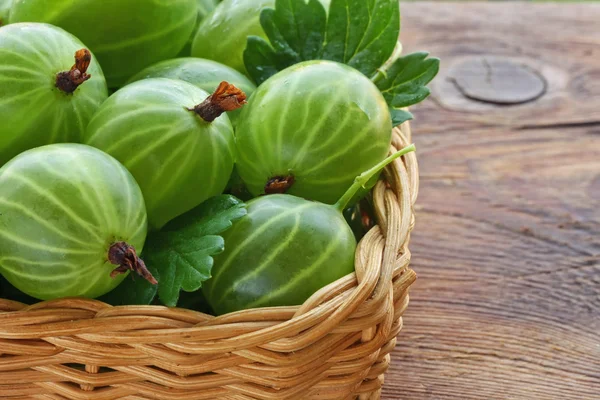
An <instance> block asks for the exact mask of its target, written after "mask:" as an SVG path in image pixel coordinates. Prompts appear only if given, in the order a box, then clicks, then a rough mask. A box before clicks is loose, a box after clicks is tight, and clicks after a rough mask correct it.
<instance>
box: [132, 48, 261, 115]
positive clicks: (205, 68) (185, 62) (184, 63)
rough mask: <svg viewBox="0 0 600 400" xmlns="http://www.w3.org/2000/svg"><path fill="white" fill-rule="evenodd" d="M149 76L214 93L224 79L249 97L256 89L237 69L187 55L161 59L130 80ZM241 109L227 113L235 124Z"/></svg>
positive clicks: (133, 80)
mask: <svg viewBox="0 0 600 400" xmlns="http://www.w3.org/2000/svg"><path fill="white" fill-rule="evenodd" d="M148 78H169V79H180V80H182V81H186V82H189V83H191V84H192V85H194V86H197V87H199V88H200V89H203V90H205V91H207V92H209V93H212V91H214V90H215V88H216V87H218V86H219V84H220V83H221V82H222V81H227V82H229V83H231V84H232V85H234V86H236V87H237V88H239V89H240V90H241V91H243V92H244V93H245V94H246V96H248V97H249V96H250V95H251V94H252V92H254V90H255V89H256V86H255V85H254V83H252V82H251V81H250V79H248V78H247V77H246V76H245V75H243V74H241V73H240V72H238V71H236V70H235V69H233V68H231V67H228V66H227V65H224V64H221V63H218V62H216V61H212V60H205V59H203V58H193V57H185V58H176V59H173V60H166V61H161V62H159V63H157V64H154V65H152V66H150V67H148V68H146V69H144V70H143V71H141V72H139V73H138V74H136V75H134V76H133V77H132V78H131V79H130V80H129V82H135V81H139V80H141V79H148ZM241 111H242V110H241V109H238V110H233V111H231V112H229V113H227V115H228V116H229V119H231V122H232V123H233V124H234V126H235V123H236V120H237V118H238V116H239V114H240V113H241Z"/></svg>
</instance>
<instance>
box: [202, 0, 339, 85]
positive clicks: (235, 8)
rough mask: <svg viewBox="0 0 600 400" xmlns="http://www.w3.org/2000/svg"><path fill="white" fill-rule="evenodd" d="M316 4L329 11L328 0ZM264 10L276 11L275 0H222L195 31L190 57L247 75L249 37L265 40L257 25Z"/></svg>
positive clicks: (261, 30) (259, 25) (321, 0)
mask: <svg viewBox="0 0 600 400" xmlns="http://www.w3.org/2000/svg"><path fill="white" fill-rule="evenodd" d="M319 1H320V2H321V3H322V4H323V6H324V7H325V10H326V11H327V10H329V3H330V2H331V0H319ZM264 8H275V0H223V1H222V2H221V4H219V5H218V6H217V7H216V8H215V9H214V11H213V12H212V13H211V14H209V15H207V16H206V17H205V18H204V20H203V21H202V22H201V23H200V26H199V27H198V29H197V30H196V36H195V37H194V41H193V43H192V56H193V57H200V58H208V59H210V60H215V61H218V62H220V63H222V64H225V65H229V66H230V67H232V68H235V69H237V70H238V71H240V72H241V73H243V74H245V75H248V72H247V71H246V66H245V65H244V50H245V49H246V44H247V41H248V36H258V37H262V38H264V39H267V35H266V34H265V32H264V30H263V28H262V26H261V24H260V13H261V11H262V10H263V9H264ZM267 40H268V39H267Z"/></svg>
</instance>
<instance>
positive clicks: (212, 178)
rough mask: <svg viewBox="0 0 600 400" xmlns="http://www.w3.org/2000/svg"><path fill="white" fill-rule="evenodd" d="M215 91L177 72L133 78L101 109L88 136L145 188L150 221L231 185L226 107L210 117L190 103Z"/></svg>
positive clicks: (154, 223) (155, 224)
mask: <svg viewBox="0 0 600 400" xmlns="http://www.w3.org/2000/svg"><path fill="white" fill-rule="evenodd" d="M208 96H209V93H208V92H205V91H204V90H202V89H199V88H197V87H196V86H194V85H192V84H190V83H187V82H184V81H180V80H174V79H166V78H151V79H144V80H141V81H138V82H134V83H132V84H130V85H127V86H126V87H124V88H122V89H120V90H119V91H117V92H116V93H115V94H113V95H112V96H111V97H110V98H109V99H108V100H107V101H106V102H105V103H104V104H103V105H102V107H101V108H100V110H98V112H97V113H96V115H95V116H94V118H93V119H92V121H91V122H90V124H89V126H88V129H87V131H86V134H85V137H84V143H86V144H89V145H90V146H94V147H96V148H99V149H101V150H103V151H105V152H107V153H108V154H110V155H112V156H113V157H115V158H116V159H117V160H119V161H120V162H121V163H122V164H123V165H124V166H125V167H126V168H127V169H128V170H129V171H130V172H131V173H132V174H133V176H134V177H135V179H136V181H137V182H138V184H139V185H140V187H141V188H142V192H143V193H144V198H145V200H146V208H147V209H148V220H149V224H150V229H152V230H157V229H160V228H161V227H162V226H164V225H165V224H166V223H167V222H169V221H170V220H172V219H173V218H175V217H177V216H179V215H181V214H183V213H185V212H186V211H189V210H191V209H192V208H194V207H196V206H197V205H199V204H200V203H202V202H203V201H204V200H206V199H208V198H209V197H212V196H215V195H217V194H220V193H222V192H223V190H224V189H225V186H226V185H227V182H228V180H229V177H230V176H231V172H232V170H233V163H234V159H235V138H234V135H233V127H232V125H231V122H230V121H229V117H227V114H222V115H221V116H220V117H218V118H217V119H215V120H214V121H213V122H210V123H209V122H205V121H204V120H203V119H202V118H200V117H199V116H198V115H196V114H195V113H194V112H193V111H190V110H189V109H190V108H193V107H194V106H196V105H198V104H200V103H202V102H203V101H204V100H205V99H206V98H207V97H208Z"/></svg>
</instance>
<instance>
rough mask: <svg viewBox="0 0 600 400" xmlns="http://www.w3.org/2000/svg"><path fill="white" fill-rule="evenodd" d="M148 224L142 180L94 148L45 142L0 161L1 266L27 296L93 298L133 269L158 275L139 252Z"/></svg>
mask: <svg viewBox="0 0 600 400" xmlns="http://www.w3.org/2000/svg"><path fill="white" fill-rule="evenodd" d="M146 229H147V218H146V209H145V206H144V199H143V197H142V192H141V191H140V188H139V187H138V185H137V183H136V182H135V180H134V179H133V177H132V176H131V174H130V173H129V172H128V171H127V170H126V169H125V167H123V166H122V165H121V164H119V162H118V161H117V160H115V159H114V158H112V157H110V156H109V155H107V154H105V153H103V152H101V151H100V150H97V149H94V148H93V147H89V146H85V145H81V144H52V145H47V146H42V147H38V148H35V149H32V150H28V151H26V152H24V153H22V154H20V155H18V156H17V157H15V158H14V159H12V160H11V161H10V162H8V163H7V164H6V165H4V166H3V167H2V168H0V272H1V273H2V275H3V276H4V277H5V278H6V279H7V280H8V281H9V282H10V283H11V284H12V285H14V286H15V287H16V288H18V289H19V290H21V291H22V292H24V293H26V294H28V295H30V296H33V297H35V298H38V299H42V300H48V299H53V298H58V297H67V296H84V297H90V298H95V297H98V296H101V295H103V294H105V293H107V292H108V291H110V290H112V289H113V288H115V287H116V286H117V285H118V284H119V283H120V282H121V281H122V280H123V278H124V277H125V275H124V274H122V273H123V272H127V271H128V270H130V269H131V270H135V271H136V272H138V273H140V274H142V275H144V276H145V277H147V278H148V280H150V281H152V282H155V281H153V278H152V276H151V274H150V273H149V272H148V271H147V270H146V269H145V266H144V264H143V262H142V261H141V260H140V259H139V258H138V257H137V256H136V252H135V250H137V251H142V247H143V245H144V241H145V238H146ZM111 271H112V273H111ZM111 275H112V276H113V277H114V278H112V277H111Z"/></svg>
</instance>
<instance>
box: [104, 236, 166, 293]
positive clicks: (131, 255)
mask: <svg viewBox="0 0 600 400" xmlns="http://www.w3.org/2000/svg"><path fill="white" fill-rule="evenodd" d="M108 261H110V263H111V264H114V265H118V267H117V268H115V269H114V270H113V271H112V272H111V273H110V277H111V278H114V277H116V276H117V275H120V274H124V273H126V272H127V271H133V272H135V273H137V274H138V275H139V276H141V277H142V278H144V279H146V280H147V281H148V282H150V283H151V284H153V285H156V284H157V283H158V282H157V281H156V279H155V278H154V276H152V273H151V272H150V271H149V270H148V268H147V267H146V264H145V263H144V261H142V259H141V258H139V257H138V256H137V253H136V252H135V248H134V247H133V246H131V245H129V244H127V243H125V242H116V243H113V244H112V245H111V246H110V249H108Z"/></svg>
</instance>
